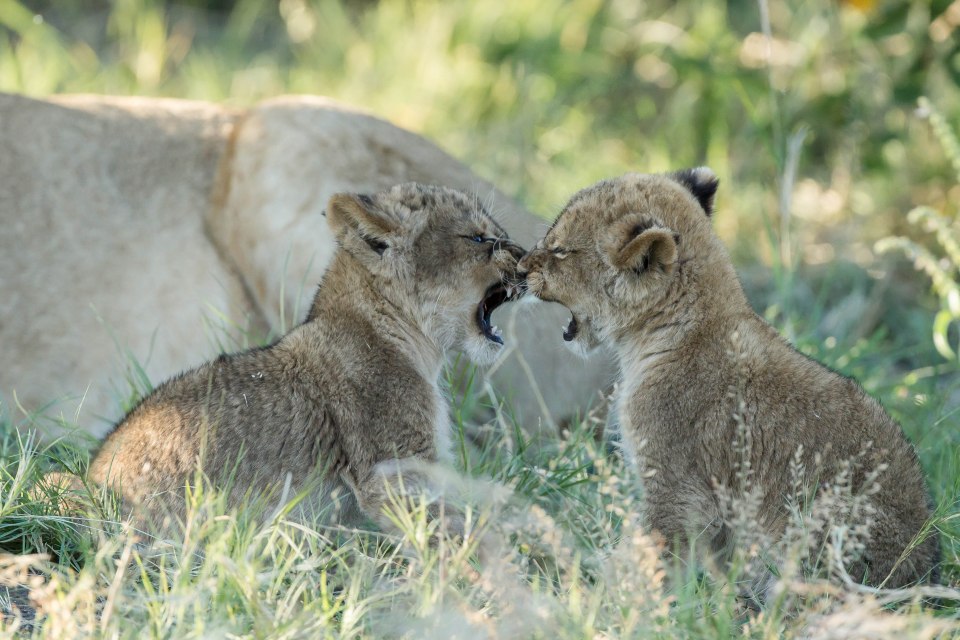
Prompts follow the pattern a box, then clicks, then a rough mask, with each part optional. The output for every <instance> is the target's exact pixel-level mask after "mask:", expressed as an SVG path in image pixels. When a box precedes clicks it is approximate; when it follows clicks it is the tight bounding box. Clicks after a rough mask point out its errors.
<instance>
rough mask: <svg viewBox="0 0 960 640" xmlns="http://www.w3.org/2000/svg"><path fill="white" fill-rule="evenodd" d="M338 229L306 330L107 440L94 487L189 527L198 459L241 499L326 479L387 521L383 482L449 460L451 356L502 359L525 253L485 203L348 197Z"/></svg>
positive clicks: (184, 388)
mask: <svg viewBox="0 0 960 640" xmlns="http://www.w3.org/2000/svg"><path fill="white" fill-rule="evenodd" d="M327 217H328V221H329V224H330V227H331V229H332V230H333V231H334V233H335V234H336V238H337V240H338V242H339V245H340V247H339V250H338V251H337V253H336V254H335V256H334V258H333V262H332V264H331V265H330V267H329V269H328V270H327V272H326V274H325V275H324V277H323V281H322V282H321V284H320V287H319V289H318V291H317V294H316V297H315V298H314V301H313V306H312V308H311V310H310V314H309V317H308V318H307V320H306V322H305V323H303V324H302V325H300V326H298V327H297V328H295V329H294V330H293V331H291V332H290V333H289V334H287V335H286V336H284V337H283V338H281V339H280V340H279V341H278V342H277V343H275V344H273V345H271V346H269V347H265V348H261V349H252V350H249V351H245V352H242V353H237V354H233V355H224V356H221V357H220V358H218V359H217V360H215V361H213V362H210V363H208V364H205V365H203V366H201V367H199V368H197V369H195V370H193V371H189V372H187V373H184V374H182V375H181V376H179V377H177V378H174V379H172V380H169V381H168V382H165V383H163V384H162V385H161V386H159V387H158V388H157V389H156V390H155V391H154V392H153V393H152V394H150V395H149V396H147V397H146V398H145V399H144V400H143V402H141V403H140V405H139V406H137V407H136V408H135V409H133V410H132V411H131V412H130V413H129V414H128V415H127V416H126V417H125V418H124V419H123V420H122V421H121V422H120V423H119V425H118V426H117V427H116V429H115V430H114V431H113V432H112V433H110V434H109V436H108V437H107V438H106V440H105V441H104V443H103V446H102V447H101V449H100V451H99V452H98V453H97V455H96V456H95V458H94V459H93V461H92V463H91V465H90V470H89V476H90V479H91V480H93V481H94V482H95V483H98V484H101V485H102V484H107V485H111V486H114V487H116V488H118V489H119V490H120V491H121V493H122V496H123V499H124V502H125V504H128V505H129V506H131V507H133V508H134V510H135V511H136V510H137V509H139V510H141V511H140V513H144V510H145V513H146V514H148V515H151V516H153V517H154V518H157V517H159V516H164V517H165V516H171V515H172V516H173V517H177V516H180V515H182V513H183V509H184V504H185V503H184V495H183V492H184V486H185V485H190V484H192V482H193V478H194V474H195V472H196V470H197V466H198V463H199V465H200V469H201V470H202V471H203V473H204V474H205V475H207V476H208V477H209V478H210V479H211V480H212V481H213V482H214V483H218V482H221V481H223V480H225V479H227V478H229V479H230V481H231V483H232V487H233V493H232V496H231V497H232V499H233V500H234V501H235V500H236V499H238V498H239V497H240V496H242V495H243V494H244V493H245V492H247V491H251V490H252V491H253V492H257V491H258V490H261V489H265V488H267V487H271V486H273V487H277V486H282V485H283V484H284V482H285V480H286V479H289V480H287V481H288V482H289V483H290V484H291V485H292V488H293V490H294V491H299V490H302V489H304V488H306V487H308V483H309V482H311V481H319V484H321V485H322V486H323V491H324V492H328V491H330V490H331V489H332V488H333V487H336V486H343V487H344V488H345V489H347V490H348V495H350V494H352V495H353V496H354V497H355V499H356V505H357V506H359V508H360V509H361V510H362V511H363V512H365V513H366V514H367V515H369V516H371V517H374V518H377V519H378V520H379V521H380V522H381V523H383V522H384V520H383V519H382V518H379V516H380V506H381V502H382V500H383V498H384V487H385V481H394V482H395V481H396V480H397V474H398V472H399V470H401V469H402V468H403V461H405V460H411V461H425V462H430V461H436V460H437V459H442V458H444V457H445V456H447V455H448V454H449V451H448V449H449V439H450V433H449V430H450V421H449V417H448V406H447V402H446V400H445V399H444V397H443V395H442V393H441V390H440V388H439V387H438V377H439V375H440V372H441V367H442V365H443V363H444V353H445V351H447V350H448V349H452V348H457V349H462V350H464V351H465V352H466V353H468V354H470V355H471V357H472V358H474V359H475V360H477V361H480V362H489V361H490V360H492V359H493V358H495V357H496V355H497V353H498V352H499V350H500V349H501V347H502V345H503V340H502V339H501V337H500V334H499V331H498V330H497V328H496V327H493V326H491V324H490V314H491V313H492V312H493V310H494V309H495V308H497V307H498V306H499V305H501V304H503V303H504V302H505V301H506V300H508V299H509V298H510V297H511V295H512V293H513V287H512V286H511V283H512V282H513V280H512V278H513V277H514V275H515V267H516V262H517V259H518V258H519V257H520V256H521V255H522V254H523V250H522V249H520V248H519V247H518V246H516V245H515V244H513V243H511V242H510V240H509V239H508V237H507V234H506V233H505V232H504V230H503V229H502V228H501V227H500V226H499V225H498V224H497V223H496V222H495V221H494V220H493V218H491V217H490V216H489V215H488V214H487V213H486V212H485V211H484V210H483V208H482V206H481V205H480V204H479V203H478V202H477V201H476V200H475V199H473V198H470V197H467V196H466V195H464V194H462V193H460V192H458V191H454V190H451V189H446V188H441V187H429V186H423V185H418V184H412V183H411V184H405V185H400V186H397V187H394V188H392V189H390V190H387V191H384V192H381V193H378V194H376V195H373V196H363V195H352V194H340V195H336V196H334V197H333V198H332V199H331V201H330V204H329V206H328V210H327ZM321 471H323V472H324V476H323V477H322V478H317V477H316V476H317V475H318V474H320V472H321Z"/></svg>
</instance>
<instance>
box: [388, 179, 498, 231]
mask: <svg viewBox="0 0 960 640" xmlns="http://www.w3.org/2000/svg"><path fill="white" fill-rule="evenodd" d="M381 197H382V200H381V205H385V206H393V207H398V208H401V209H403V210H405V211H404V212H405V213H406V214H407V215H412V216H427V217H428V218H429V219H430V222H431V223H432V224H436V223H440V224H443V223H450V224H458V223H459V224H470V225H472V226H475V227H478V229H477V230H478V231H484V232H489V233H497V234H499V235H505V232H504V230H503V228H502V227H501V226H500V225H499V224H498V223H497V221H496V220H494V219H493V217H492V216H491V215H490V213H489V212H488V211H487V209H486V207H485V206H484V204H483V202H482V201H481V200H480V198H479V197H477V196H476V195H470V194H467V193H464V192H462V191H458V190H456V189H451V188H449V187H441V186H435V185H425V184H420V183H415V182H411V183H406V184H401V185H397V186H395V187H393V188H391V189H390V190H389V191H387V192H386V193H384V194H382V196H381Z"/></svg>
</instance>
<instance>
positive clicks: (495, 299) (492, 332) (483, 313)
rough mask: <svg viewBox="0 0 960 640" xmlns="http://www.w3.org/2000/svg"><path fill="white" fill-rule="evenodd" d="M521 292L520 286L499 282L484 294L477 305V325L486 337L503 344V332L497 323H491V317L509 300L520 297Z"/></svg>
mask: <svg viewBox="0 0 960 640" xmlns="http://www.w3.org/2000/svg"><path fill="white" fill-rule="evenodd" d="M520 294H521V291H520V287H514V286H512V285H508V286H504V285H502V284H499V283H497V284H495V285H493V286H491V287H490V288H489V289H487V292H486V293H485V294H483V300H481V301H480V304H479V305H477V327H478V328H479V329H480V333H482V334H483V337H484V338H486V339H487V340H490V341H491V342H496V343H497V344H503V333H502V332H501V331H500V329H499V328H498V327H497V326H496V325H492V324H490V317H491V316H492V315H493V311H494V310H495V309H496V308H497V307H499V306H500V305H502V304H503V303H504V302H507V301H508V300H513V299H515V298H518V297H520Z"/></svg>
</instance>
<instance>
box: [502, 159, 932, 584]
mask: <svg viewBox="0 0 960 640" xmlns="http://www.w3.org/2000/svg"><path fill="white" fill-rule="evenodd" d="M717 183H718V181H717V178H716V176H715V175H714V174H713V172H712V171H711V170H710V169H707V168H705V167H703V168H699V169H691V170H685V171H679V172H676V173H673V174H667V175H640V174H629V175H626V176H623V177H621V178H617V179H614V180H607V181H603V182H600V183H598V184H596V185H594V186H592V187H589V188H586V189H584V190H582V191H580V192H579V193H577V194H576V195H574V196H573V197H572V199H571V200H570V202H569V203H568V204H567V206H566V208H565V209H564V210H563V211H562V212H561V213H560V215H559V216H558V217H557V219H556V221H555V222H554V224H553V226H552V227H551V228H550V230H549V231H548V233H547V234H546V236H545V237H544V238H543V239H542V240H541V241H540V242H539V243H537V246H536V247H535V248H534V249H533V250H531V251H530V253H528V254H527V255H526V256H525V257H523V258H522V259H521V261H520V264H519V266H518V270H519V273H520V275H521V276H523V275H524V272H526V278H527V284H528V289H529V291H530V292H531V293H533V294H534V295H536V296H537V297H539V298H540V299H542V300H548V301H555V302H559V303H561V304H563V305H564V306H566V307H567V308H568V309H569V310H570V311H571V313H572V318H571V319H570V323H569V325H568V326H567V327H566V329H565V331H564V333H563V339H564V340H566V341H567V342H569V343H572V346H574V347H575V348H577V349H579V350H581V351H586V350H589V349H591V348H593V347H595V346H597V345H598V344H600V343H607V344H609V345H611V346H612V348H613V349H614V351H615V352H616V354H617V356H618V359H619V363H620V370H621V378H622V379H621V385H620V395H619V398H618V400H617V411H618V413H619V423H620V429H621V436H622V440H623V446H624V449H625V450H626V452H627V455H628V457H629V458H631V459H632V460H633V462H635V463H636V464H637V465H639V466H640V467H641V468H642V469H643V471H644V477H646V478H647V479H646V480H645V481H644V487H645V493H646V496H647V506H646V509H647V511H646V518H647V523H648V525H649V526H651V527H652V528H653V529H656V530H659V532H660V533H661V534H662V535H663V536H665V537H666V539H667V540H670V541H673V542H675V543H678V544H680V545H685V544H686V543H687V541H688V540H690V536H691V535H692V534H693V535H698V536H699V542H701V543H702V542H704V540H703V538H704V537H706V538H707V540H706V542H707V546H708V547H709V548H710V549H711V550H712V552H714V553H718V554H720V555H721V556H722V555H724V553H728V552H729V551H730V549H729V547H730V543H731V542H732V541H731V540H730V539H729V538H730V535H731V532H730V531H729V529H728V528H727V527H725V526H723V524H722V523H723V512H724V505H723V504H722V502H721V500H720V498H719V497H718V491H717V485H718V484H719V485H721V486H724V487H727V488H734V489H735V488H736V486H737V484H738V477H737V472H738V467H740V469H741V471H742V466H741V456H742V455H743V452H738V451H735V447H733V444H732V443H733V441H734V440H735V438H736V437H737V429H738V426H737V418H735V414H736V415H739V416H742V422H743V423H745V425H746V426H745V427H741V429H743V428H745V429H746V430H747V431H748V433H747V434H746V435H747V436H748V437H749V438H751V439H752V446H751V447H750V448H749V452H748V453H749V460H748V461H749V463H750V465H751V469H752V474H753V476H752V481H751V486H752V487H755V488H757V489H758V490H759V491H760V492H761V493H760V505H759V520H760V522H759V524H760V526H762V527H763V529H764V531H765V532H766V533H767V534H768V535H769V536H770V537H771V538H772V539H774V540H776V539H778V538H779V537H780V536H781V535H782V533H783V531H784V527H785V526H786V521H787V517H788V512H787V508H786V504H785V501H786V496H788V495H791V494H792V493H793V488H792V484H791V482H792V480H793V478H792V473H791V471H790V467H791V460H792V459H794V457H795V456H797V455H800V456H801V457H802V461H803V463H804V467H805V469H806V470H807V472H808V474H809V475H808V477H807V478H806V479H805V482H807V483H808V484H810V485H812V486H813V487H815V486H816V481H817V479H816V477H814V476H815V474H816V473H817V472H819V479H820V480H821V481H826V482H829V481H830V479H832V478H834V477H835V476H836V474H837V473H838V472H839V471H840V469H841V468H842V466H843V465H844V464H845V462H846V461H849V460H851V459H854V458H856V457H857V456H858V454H860V453H861V452H862V451H864V450H866V454H865V456H863V457H861V459H860V461H859V462H860V464H859V465H858V467H857V469H856V470H855V471H854V475H853V489H854V491H861V490H864V489H865V487H863V486H862V485H863V484H864V483H865V477H866V475H867V474H869V473H870V472H871V471H874V470H877V469H880V468H882V467H881V465H886V468H885V470H884V471H882V472H881V473H880V475H879V478H878V482H879V484H880V487H879V490H877V493H876V494H874V495H873V496H872V497H871V503H872V505H873V507H874V508H875V510H876V511H875V513H874V516H873V522H872V526H871V527H870V531H869V533H870V536H869V540H868V542H867V546H866V549H865V551H864V553H863V555H862V558H861V559H860V561H859V562H858V563H856V564H854V565H853V566H851V567H850V570H851V573H852V574H853V575H854V576H855V577H857V578H858V579H861V580H866V581H869V582H871V583H875V584H879V583H885V584H886V585H888V586H895V585H903V584H906V583H910V582H913V581H916V580H919V579H922V578H924V577H932V578H934V579H935V578H936V563H937V561H938V558H939V542H938V540H937V537H936V536H935V535H933V536H930V537H928V538H926V539H925V540H922V541H919V544H917V546H916V547H915V548H913V549H911V550H910V551H909V552H905V550H907V549H908V548H909V547H910V546H911V544H912V543H913V542H914V538H915V537H917V536H918V533H919V532H920V530H921V528H922V527H923V525H924V523H925V521H926V520H927V519H928V518H929V516H930V511H929V509H928V506H927V505H928V495H927V491H926V488H925V485H924V480H923V476H922V473H921V470H920V466H919V463H918V461H917V457H916V455H915V453H914V451H913V449H912V448H911V446H910V445H909V444H908V443H907V441H906V440H905V439H904V436H903V433H902V432H901V430H900V427H899V426H898V425H897V424H896V423H895V422H894V421H893V420H892V419H891V418H890V417H889V416H888V415H887V414H886V413H885V412H884V411H883V409H882V408H881V407H880V405H879V404H878V403H877V402H876V401H875V400H873V399H872V398H870V397H869V396H867V395H866V394H865V393H864V391H863V390H862V389H861V388H860V386H859V385H858V384H857V383H856V382H855V381H853V380H851V379H849V378H845V377H843V376H841V375H838V374H837V373H835V372H833V371H831V370H829V369H827V368H826V367H824V366H822V365H820V364H819V363H817V362H815V361H813V360H810V359H809V358H807V357H805V356H804V355H802V354H800V353H799V352H797V351H796V350H794V349H793V348H792V347H791V346H790V345H789V344H788V343H787V342H786V341H785V340H784V339H783V338H781V337H780V335H779V334H778V333H777V332H776V331H775V330H774V329H773V328H772V327H770V326H769V325H768V324H767V323H766V322H764V321H763V320H762V319H761V318H760V317H759V316H757V315H756V314H755V313H754V312H753V310H752V309H751V307H750V306H749V304H748V302H747V300H746V297H745V295H744V293H743V290H742V289H741V286H740V282H739V280H738V279H737V275H736V272H735V271H734V269H733V266H732V264H731V261H730V258H729V256H728V254H727V252H726V250H725V248H724V247H723V245H722V244H721V242H720V241H719V239H718V238H717V236H716V235H715V234H714V232H713V230H712V228H711V224H710V215H711V214H712V209H713V199H714V194H715V192H716V188H717ZM731 390H733V392H732V393H731ZM798 451H799V452H800V453H799V454H798ZM648 476H649V477H648ZM901 555H903V556H905V557H902V558H901Z"/></svg>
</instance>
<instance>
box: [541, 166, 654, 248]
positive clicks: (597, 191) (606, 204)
mask: <svg viewBox="0 0 960 640" xmlns="http://www.w3.org/2000/svg"><path fill="white" fill-rule="evenodd" d="M665 182H666V180H665V179H664V178H663V177H662V176H657V175H647V174H642V173H628V174H626V175H624V176H620V177H619V178H612V179H609V180H601V181H600V182H598V183H596V184H593V185H591V186H589V187H586V188H584V189H581V190H580V191H578V192H577V193H575V194H573V196H572V197H571V198H570V200H569V202H567V205H566V206H565V207H564V208H563V210H562V211H561V212H560V215H559V216H557V218H556V220H554V221H553V225H552V226H551V227H550V231H549V232H548V233H547V239H548V240H550V239H553V238H556V239H560V238H564V237H567V236H569V235H571V234H575V233H583V232H584V231H585V230H589V229H593V228H597V227H601V226H603V225H607V224H610V223H612V222H615V221H616V220H619V219H620V218H622V217H623V216H625V215H627V214H629V213H643V212H648V211H650V210H651V209H654V208H659V207H658V203H657V193H658V192H659V191H662V190H663V189H664V188H667V189H668V190H669V189H670V187H669V186H667V187H665V184H664V183H665Z"/></svg>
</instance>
